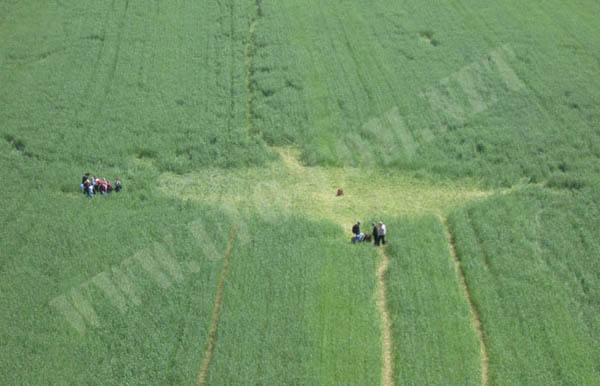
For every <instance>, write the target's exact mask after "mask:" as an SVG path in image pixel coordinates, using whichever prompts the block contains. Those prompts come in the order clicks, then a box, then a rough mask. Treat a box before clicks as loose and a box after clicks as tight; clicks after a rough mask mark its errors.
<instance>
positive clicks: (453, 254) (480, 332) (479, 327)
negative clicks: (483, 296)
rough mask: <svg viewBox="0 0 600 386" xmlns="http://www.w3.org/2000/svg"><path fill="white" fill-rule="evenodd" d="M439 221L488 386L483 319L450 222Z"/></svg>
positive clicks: (483, 381) (485, 384)
mask: <svg viewBox="0 0 600 386" xmlns="http://www.w3.org/2000/svg"><path fill="white" fill-rule="evenodd" d="M438 218H439V220H440V221H441V223H442V224H443V225H444V233H445V234H446V240H448V246H449V247H450V256H451V257H452V262H453V263H454V270H455V271H456V276H458V280H459V283H460V286H461V288H462V290H463V294H464V296H465V298H466V299H467V303H468V304H469V309H470V311H471V316H472V318H473V326H474V327H475V332H476V333H477V338H478V339H479V348H480V357H481V384H482V385H483V386H488V385H489V384H490V379H489V357H488V351H487V344H486V339H485V333H484V331H483V327H482V325H481V317H480V316H479V311H478V310H477V307H476V306H475V303H473V298H472V297H471V293H470V291H469V287H468V285H467V280H466V279H465V273H464V272H463V269H462V266H461V264H460V260H459V259H458V257H457V256H456V250H455V248H454V238H453V237H452V234H451V233H450V228H449V227H448V221H447V219H446V218H445V217H443V216H441V215H438Z"/></svg>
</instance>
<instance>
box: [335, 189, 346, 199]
mask: <svg viewBox="0 0 600 386" xmlns="http://www.w3.org/2000/svg"><path fill="white" fill-rule="evenodd" d="M343 195H344V191H343V190H342V189H338V191H337V195H336V197H339V196H343Z"/></svg>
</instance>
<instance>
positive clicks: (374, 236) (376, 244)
mask: <svg viewBox="0 0 600 386" xmlns="http://www.w3.org/2000/svg"><path fill="white" fill-rule="evenodd" d="M371 225H373V240H374V241H375V246H378V245H379V236H378V234H379V232H378V231H377V224H375V223H372V224H371Z"/></svg>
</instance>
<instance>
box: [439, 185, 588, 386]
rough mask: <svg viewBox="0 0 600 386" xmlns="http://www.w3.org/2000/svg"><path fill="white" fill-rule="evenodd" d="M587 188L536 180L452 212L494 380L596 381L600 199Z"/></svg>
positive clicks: (513, 381) (452, 220)
mask: <svg viewBox="0 0 600 386" xmlns="http://www.w3.org/2000/svg"><path fill="white" fill-rule="evenodd" d="M586 193H587V194H579V193H577V194H570V193H568V192H558V193H557V192H552V191H548V190H541V189H539V188H530V189H527V190H524V191H519V192H515V193H513V194H510V195H506V196H505V195H498V196H494V197H493V198H490V199H489V200H487V201H485V202H481V203H477V204H472V205H469V206H467V207H466V208H464V209H460V210H456V211H455V212H453V214H452V216H451V217H450V223H451V225H452V231H453V234H454V236H455V238H456V251H457V254H458V256H459V258H460V259H461V261H462V264H463V267H464V271H465V276H466V279H467V282H468V284H469V288H470V290H471V294H472V297H473V301H474V303H475V304H476V306H477V308H478V310H479V312H480V314H481V319H482V323H483V329H484V331H486V337H487V344H488V350H489V357H490V367H491V381H492V383H494V384H522V385H525V384H531V385H534V384H544V383H554V384H562V385H593V384H596V383H597V381H598V374H599V370H600V368H599V367H598V363H600V360H599V359H600V350H599V349H598V347H600V346H599V345H598V341H599V339H600V330H598V326H599V325H600V324H599V321H600V313H599V312H598V307H597V305H598V302H599V301H600V298H599V295H598V294H600V292H599V291H598V286H597V283H598V277H600V269H599V266H598V241H597V238H596V237H595V235H596V233H597V231H598V226H599V224H598V220H597V219H598V217H597V216H598V209H599V206H598V200H597V197H598V196H597V191H586ZM592 197H594V198H592Z"/></svg>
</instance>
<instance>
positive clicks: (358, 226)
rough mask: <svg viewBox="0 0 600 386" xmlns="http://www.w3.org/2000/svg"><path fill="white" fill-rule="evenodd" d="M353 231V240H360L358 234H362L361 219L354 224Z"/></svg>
mask: <svg viewBox="0 0 600 386" xmlns="http://www.w3.org/2000/svg"><path fill="white" fill-rule="evenodd" d="M352 233H354V237H353V238H352V242H353V243H355V242H356V241H357V240H358V235H360V221H357V222H356V224H354V225H353V226H352Z"/></svg>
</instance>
